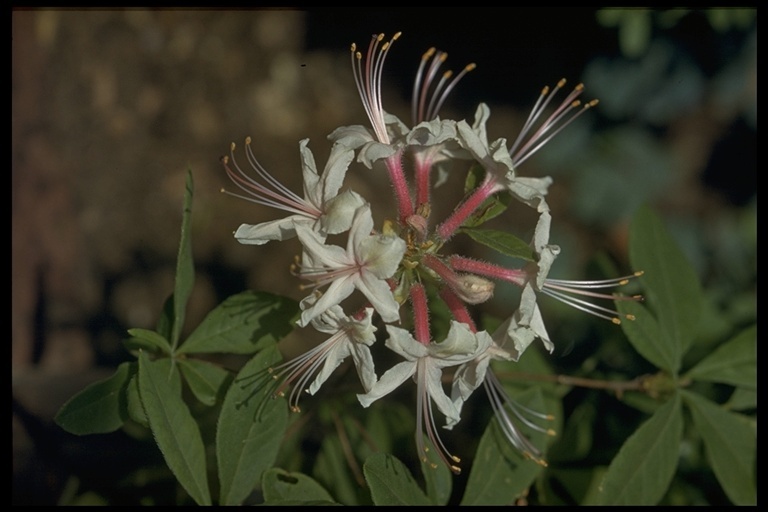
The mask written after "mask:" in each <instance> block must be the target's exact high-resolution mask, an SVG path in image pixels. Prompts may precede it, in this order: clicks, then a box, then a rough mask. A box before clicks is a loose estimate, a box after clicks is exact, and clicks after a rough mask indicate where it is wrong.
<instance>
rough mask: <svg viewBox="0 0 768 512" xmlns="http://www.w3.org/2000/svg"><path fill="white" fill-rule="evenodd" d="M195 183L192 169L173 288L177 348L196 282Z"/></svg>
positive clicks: (173, 338) (172, 339)
mask: <svg viewBox="0 0 768 512" xmlns="http://www.w3.org/2000/svg"><path fill="white" fill-rule="evenodd" d="M193 194H194V185H193V183H192V171H187V180H186V183H185V188H184V210H183V214H182V219H181V240H180V241H179V254H178V256H177V258H176V280H175V283H174V288H173V328H172V330H171V346H173V348H174V349H175V348H176V346H177V345H178V342H179V336H180V335H181V329H182V328H183V327H184V318H185V316H186V310H187V301H188V300H189V295H190V294H191V293H192V286H193V285H194V283H195V267H194V263H193V262H192V196H193Z"/></svg>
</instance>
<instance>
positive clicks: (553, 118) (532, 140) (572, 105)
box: [509, 78, 598, 166]
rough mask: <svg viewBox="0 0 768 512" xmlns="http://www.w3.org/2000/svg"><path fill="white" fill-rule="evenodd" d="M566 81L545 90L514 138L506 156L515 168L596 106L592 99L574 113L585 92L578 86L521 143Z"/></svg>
mask: <svg viewBox="0 0 768 512" xmlns="http://www.w3.org/2000/svg"><path fill="white" fill-rule="evenodd" d="M565 83H566V81H565V79H564V78H563V79H561V80H560V81H559V82H558V83H557V85H555V86H554V87H553V88H551V89H550V87H548V86H547V87H544V88H543V89H542V91H541V94H540V95H539V98H538V99H537V100H536V103H535V104H534V106H533V108H532V109H531V113H530V114H529V115H528V119H526V121H525V124H524V125H523V128H522V129H521V130H520V134H519V135H518V136H517V139H515V142H514V144H512V147H511V148H510V150H509V154H510V155H511V157H512V163H513V165H515V166H518V165H520V164H522V163H523V162H525V161H526V160H528V159H529V158H530V157H531V156H533V155H534V154H535V153H536V152H537V151H538V150H539V149H541V147H542V146H544V145H545V144H547V143H548V142H549V141H550V140H552V138H554V137H555V136H556V135H557V134H559V133H560V131H561V130H562V129H563V128H565V127H566V126H568V125H569V124H571V123H572V122H573V121H574V120H576V118H577V117H579V116H580V115H581V114H583V113H584V112H585V111H586V110H588V109H590V108H592V107H594V106H595V105H597V103H598V100H592V101H590V102H588V103H585V104H584V105H583V106H582V108H581V109H579V110H578V112H576V113H574V112H573V111H574V110H575V109H578V108H579V107H580V106H581V102H580V101H579V100H577V99H576V98H578V97H579V95H581V93H582V92H583V91H584V84H578V85H577V86H576V87H574V88H573V90H572V91H571V93H570V94H568V96H566V98H565V99H564V100H563V101H562V102H561V103H560V105H559V106H558V107H557V108H556V109H555V110H554V112H552V113H551V114H550V115H549V117H548V118H547V119H546V120H545V121H544V122H543V123H542V124H541V125H540V126H539V128H538V129H536V130H535V131H534V132H533V133H532V134H531V135H530V137H529V138H528V140H527V141H526V142H525V143H523V140H524V139H525V138H526V137H528V136H529V132H531V130H532V129H533V126H534V125H535V124H536V122H537V120H538V119H539V118H540V117H541V116H542V115H543V113H544V111H545V110H546V108H547V106H549V103H550V102H551V101H552V98H554V96H555V95H556V94H557V93H558V91H560V89H562V88H563V87H564V86H565Z"/></svg>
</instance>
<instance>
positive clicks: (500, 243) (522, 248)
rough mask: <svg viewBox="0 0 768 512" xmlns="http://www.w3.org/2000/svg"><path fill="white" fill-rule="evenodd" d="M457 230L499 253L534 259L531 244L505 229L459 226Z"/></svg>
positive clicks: (528, 259)
mask: <svg viewBox="0 0 768 512" xmlns="http://www.w3.org/2000/svg"><path fill="white" fill-rule="evenodd" d="M459 232H460V233H465V234H467V235H469V237H470V238H472V239H473V240H474V241H475V242H477V243H480V244H483V245H484V246H486V247H490V248H491V249H493V250H494V251H497V252H500V253H501V254H505V255H507V256H512V257H513V258H520V259H523V260H526V261H535V258H534V255H533V249H531V246H530V245H528V243H527V242H524V241H523V240H520V239H519V238H517V237H516V236H515V235H513V234H511V233H508V232H506V231H498V230H495V229H481V228H461V229H459Z"/></svg>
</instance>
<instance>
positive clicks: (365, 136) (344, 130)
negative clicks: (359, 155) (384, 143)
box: [328, 124, 375, 150]
mask: <svg viewBox="0 0 768 512" xmlns="http://www.w3.org/2000/svg"><path fill="white" fill-rule="evenodd" d="M328 139H329V140H331V141H333V142H335V143H338V144H342V145H344V146H346V147H347V148H349V149H352V150H355V149H357V148H359V147H360V146H362V145H363V144H366V143H368V142H371V141H373V140H375V137H374V136H373V133H372V132H371V130H369V129H368V128H366V127H365V126H362V125H359V124H356V125H353V126H342V127H340V128H336V129H335V130H334V131H333V132H332V133H331V134H330V135H329V136H328Z"/></svg>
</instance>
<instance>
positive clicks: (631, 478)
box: [589, 393, 683, 505]
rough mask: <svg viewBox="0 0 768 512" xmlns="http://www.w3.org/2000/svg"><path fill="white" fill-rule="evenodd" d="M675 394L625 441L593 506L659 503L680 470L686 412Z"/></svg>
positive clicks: (602, 483)
mask: <svg viewBox="0 0 768 512" xmlns="http://www.w3.org/2000/svg"><path fill="white" fill-rule="evenodd" d="M680 402H681V401H680V395H679V394H678V393H675V394H674V395H673V396H672V398H671V399H670V400H669V401H667V402H666V403H665V404H664V405H662V406H661V407H659V408H658V409H657V410H656V412H655V413H654V414H653V415H652V416H651V417H650V419H648V420H647V421H646V422H645V423H643V424H642V425H640V427H639V428H638V429H637V430H636V431H635V432H634V433H633V434H632V435H631V436H629V438H628V439H627V440H626V441H625V442H624V445H623V446H622V447H621V449H620V450H619V453H618V454H617V455H616V457H615V458H614V459H613V461H612V462H611V465H610V466H609V467H608V471H607V472H606V474H605V476H604V478H603V480H602V482H601V484H600V486H599V489H598V492H597V493H596V495H595V496H593V499H594V500H595V501H594V502H592V503H589V504H592V505H656V504H657V503H658V502H659V500H660V499H661V498H662V497H663V496H664V493H665V492H666V491H667V488H668V487H669V483H670V482H671V481H672V477H673V476H674V474H675V471H676V470H677V462H678V457H679V452H680V441H681V439H682V435H683V413H682V410H681V406H680Z"/></svg>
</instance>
